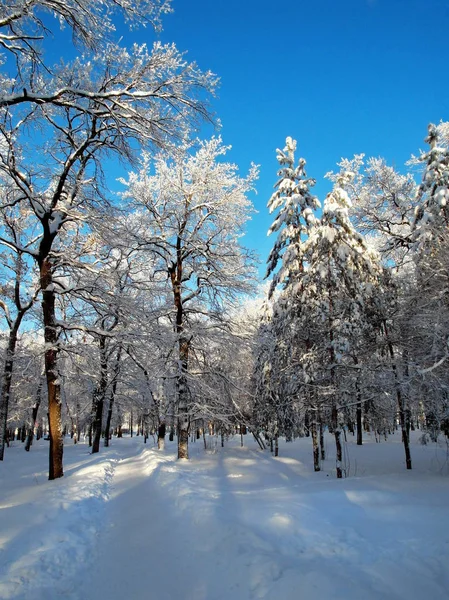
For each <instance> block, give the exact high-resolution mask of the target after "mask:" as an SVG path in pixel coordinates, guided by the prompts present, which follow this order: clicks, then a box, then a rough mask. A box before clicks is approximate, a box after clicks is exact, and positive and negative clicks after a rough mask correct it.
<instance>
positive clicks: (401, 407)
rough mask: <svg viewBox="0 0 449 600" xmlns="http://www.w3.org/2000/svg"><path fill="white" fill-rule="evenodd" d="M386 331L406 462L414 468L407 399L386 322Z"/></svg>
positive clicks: (408, 466) (407, 465)
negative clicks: (408, 426) (402, 387)
mask: <svg viewBox="0 0 449 600" xmlns="http://www.w3.org/2000/svg"><path fill="white" fill-rule="evenodd" d="M384 331H385V337H386V338H387V344H388V351H389V353H390V358H391V368H392V371H393V375H394V380H395V385H396V398H397V402H398V411H399V422H400V424H401V431H402V443H403V444H404V452H405V464H406V467H407V469H411V468H412V457H411V454H410V439H409V434H408V429H407V408H406V406H405V399H404V396H403V394H402V389H401V382H400V380H399V373H398V367H397V364H396V360H395V354H394V348H393V344H392V342H391V340H390V339H389V336H388V329H387V324H386V323H385V322H384Z"/></svg>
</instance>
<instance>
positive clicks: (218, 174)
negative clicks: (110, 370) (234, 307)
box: [124, 138, 257, 458]
mask: <svg viewBox="0 0 449 600" xmlns="http://www.w3.org/2000/svg"><path fill="white" fill-rule="evenodd" d="M227 150H228V148H227V147H226V146H224V145H223V144H222V141H221V139H220V138H212V139H211V140H209V141H206V142H200V143H199V148H198V150H197V151H196V152H193V153H192V152H191V151H190V147H189V146H185V147H183V148H181V149H179V150H178V151H177V152H176V154H175V155H174V156H173V157H167V156H166V155H163V154H160V155H158V156H157V157H156V159H155V166H154V174H151V167H150V159H149V157H148V156H144V158H143V165H142V168H141V169H140V171H139V172H138V173H131V174H130V175H129V178H128V180H127V181H124V183H125V184H126V185H127V188H128V190H127V192H126V193H125V194H124V197H125V199H126V200H128V201H133V202H134V203H135V204H136V206H137V207H138V217H139V219H140V224H139V225H138V226H137V227H136V229H135V231H134V233H133V236H134V239H135V241H136V243H138V244H139V245H140V246H145V247H146V249H147V252H148V253H149V254H150V255H151V256H153V257H157V262H156V266H155V270H156V273H158V277H159V279H161V278H163V277H164V278H165V281H166V284H167V285H168V287H167V288H166V292H167V294H170V296H171V301H170V302H171V307H172V308H171V310H170V312H169V313H168V318H169V319H170V322H171V325H172V327H173V330H174V332H175V333H176V345H177V352H176V363H175V378H176V407H175V408H176V414H177V422H178V458H188V432H189V426H190V416H191V412H190V407H191V405H192V390H191V387H190V383H189V361H190V359H191V351H192V347H194V346H193V345H194V340H195V339H196V338H198V337H199V336H200V335H201V331H202V329H203V328H204V327H206V328H209V327H213V326H219V325H220V322H221V317H222V308H223V305H224V303H227V302H232V301H234V300H235V299H236V297H237V296H238V295H239V294H241V293H244V292H247V291H249V290H250V289H251V281H252V279H253V269H254V263H253V259H252V256H251V255H250V254H249V253H248V252H247V251H246V250H245V248H244V247H243V246H242V245H241V244H240V240H239V238H240V236H241V234H242V231H243V227H244V225H245V223H246V221H247V220H248V218H249V215H250V212H251V203H250V201H249V200H248V198H247V194H248V193H249V191H250V190H251V189H252V188H253V185H254V182H255V179H256V177H257V169H256V168H255V167H254V166H253V167H252V168H251V170H250V172H249V174H248V176H247V177H246V178H242V177H239V176H238V174H237V168H236V166H235V165H232V164H230V163H226V162H221V160H220V158H221V157H222V156H223V155H224V154H225V153H226V152H227ZM167 300H168V296H167ZM202 315H207V320H206V322H205V321H204V319H203V318H202Z"/></svg>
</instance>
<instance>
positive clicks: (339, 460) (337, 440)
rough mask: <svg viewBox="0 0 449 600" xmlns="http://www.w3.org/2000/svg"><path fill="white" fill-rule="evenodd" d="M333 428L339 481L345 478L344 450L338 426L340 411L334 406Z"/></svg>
mask: <svg viewBox="0 0 449 600" xmlns="http://www.w3.org/2000/svg"><path fill="white" fill-rule="evenodd" d="M332 427H333V430H334V436H335V448H336V461H335V465H336V469H337V479H342V477H343V469H342V458H343V456H342V449H341V430H340V426H339V424H338V411H337V407H336V406H334V407H333V408H332Z"/></svg>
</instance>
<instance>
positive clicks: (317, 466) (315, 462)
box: [312, 411, 321, 471]
mask: <svg viewBox="0 0 449 600" xmlns="http://www.w3.org/2000/svg"><path fill="white" fill-rule="evenodd" d="M314 415H316V411H315V412H314ZM312 446H313V469H314V471H320V470H321V467H320V449H319V446H318V431H317V419H316V416H314V418H313V419H312Z"/></svg>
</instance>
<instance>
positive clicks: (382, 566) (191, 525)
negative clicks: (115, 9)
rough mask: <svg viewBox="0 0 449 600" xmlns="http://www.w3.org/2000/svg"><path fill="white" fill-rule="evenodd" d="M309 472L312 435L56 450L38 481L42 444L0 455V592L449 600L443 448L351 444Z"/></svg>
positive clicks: (178, 598)
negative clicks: (51, 472)
mask: <svg viewBox="0 0 449 600" xmlns="http://www.w3.org/2000/svg"><path fill="white" fill-rule="evenodd" d="M326 440H327V446H328V451H329V456H330V458H329V459H328V460H326V461H325V463H324V465H323V466H324V469H323V471H321V472H320V473H314V472H313V468H312V457H311V442H310V439H301V440H297V441H295V442H294V443H290V444H285V443H282V444H281V446H280V456H279V457H278V458H274V457H272V456H271V455H270V453H269V452H268V451H266V452H261V451H260V450H258V448H257V445H256V444H255V443H254V442H253V441H252V440H251V437H250V436H249V435H247V436H245V438H244V441H245V446H244V447H243V448H241V447H240V445H239V444H240V440H239V438H235V439H233V440H230V441H229V443H228V444H227V445H226V447H225V448H224V449H222V448H221V447H220V446H219V444H216V443H215V441H214V438H210V439H209V440H208V446H209V449H208V451H207V452H205V451H204V448H203V445H202V442H196V443H192V444H191V445H190V451H191V460H190V461H189V462H178V461H176V459H175V446H174V445H169V446H168V448H167V450H166V451H165V452H158V451H157V450H156V449H155V448H154V447H153V445H152V444H151V445H149V444H147V445H146V446H144V445H143V443H142V438H136V437H134V438H132V439H129V438H128V439H126V438H124V439H122V440H115V439H114V440H113V443H112V446H111V448H109V449H103V448H102V450H101V454H100V455H94V456H91V455H90V454H89V449H88V447H87V446H86V445H84V444H79V445H77V446H73V445H72V444H71V443H70V441H69V440H68V443H67V445H66V447H65V455H64V456H65V476H64V478H63V479H61V480H58V481H54V482H49V481H47V472H46V469H47V452H48V442H45V441H40V442H39V443H36V444H35V445H34V446H33V447H32V449H31V452H30V453H29V454H28V453H25V452H24V450H23V447H22V445H21V444H20V443H18V442H16V443H15V445H14V447H12V448H10V449H8V450H7V452H6V455H5V461H4V463H3V464H1V463H0V598H2V599H4V600H12V599H15V600H19V599H23V600H25V599H26V600H28V599H30V600H31V599H33V600H44V599H46V600H53V599H55V600H56V599H60V598H70V599H72V600H75V599H80V600H81V599H83V600H91V599H92V600H94V599H97V598H99V597H101V598H104V599H107V600H115V599H120V600H123V599H124V598H126V599H129V600H140V599H142V600H143V599H145V600H152V599H157V600H194V599H195V600H222V599H223V600H224V599H226V600H228V599H232V600H250V599H253V598H254V599H258V598H263V599H268V600H271V599H273V600H274V599H276V600H290V599H292V600H293V599H294V600H302V599H307V600H334V599H339V598H341V599H345V600H399V599H401V600H402V599H403V600H421V599H422V598H432V600H447V599H448V598H449V460H448V453H447V448H446V446H445V444H443V443H442V444H441V445H439V446H437V445H435V444H432V445H428V446H422V445H419V444H418V443H414V444H413V447H412V453H413V454H412V458H413V467H414V469H413V471H406V470H405V467H404V458H403V449H402V445H401V443H400V436H399V435H398V434H396V435H395V436H393V437H392V438H391V439H390V440H389V442H388V443H385V442H384V441H382V443H380V444H376V443H375V440H374V439H371V438H369V437H367V438H366V440H365V445H364V446H362V447H357V446H356V445H355V444H354V442H353V439H352V438H351V439H348V443H347V444H346V445H345V455H346V466H347V468H348V471H349V473H348V474H349V477H347V478H346V479H343V480H337V479H336V478H335V475H334V468H333V467H334V460H332V458H331V455H332V453H333V443H332V438H331V436H328V437H327V438H326Z"/></svg>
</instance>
